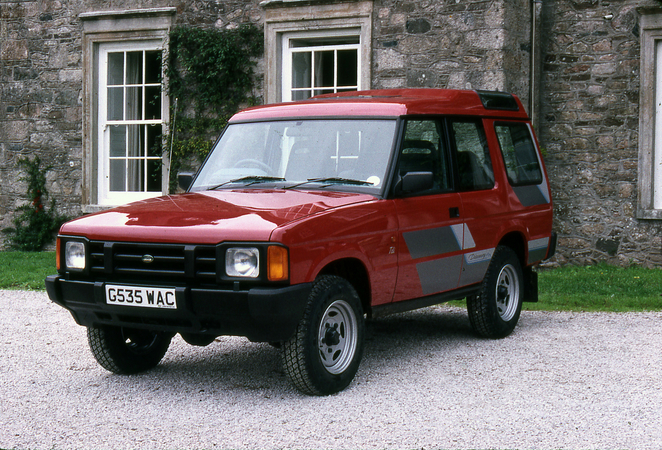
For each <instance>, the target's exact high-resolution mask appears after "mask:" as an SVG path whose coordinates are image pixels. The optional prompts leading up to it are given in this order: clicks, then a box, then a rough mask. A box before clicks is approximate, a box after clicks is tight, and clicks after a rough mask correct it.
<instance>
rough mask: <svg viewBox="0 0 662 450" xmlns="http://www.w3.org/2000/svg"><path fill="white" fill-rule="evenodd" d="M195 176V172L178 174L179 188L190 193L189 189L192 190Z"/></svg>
mask: <svg viewBox="0 0 662 450" xmlns="http://www.w3.org/2000/svg"><path fill="white" fill-rule="evenodd" d="M194 176H195V173H193V172H179V173H178V174H177V183H179V187H180V188H182V189H183V190H184V191H188V188H190V187H191V184H192V183H193V177H194Z"/></svg>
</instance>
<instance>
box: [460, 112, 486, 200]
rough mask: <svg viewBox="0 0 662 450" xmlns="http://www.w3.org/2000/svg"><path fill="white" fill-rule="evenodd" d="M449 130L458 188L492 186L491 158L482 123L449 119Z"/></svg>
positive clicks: (470, 188) (470, 189)
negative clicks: (454, 152) (453, 146)
mask: <svg viewBox="0 0 662 450" xmlns="http://www.w3.org/2000/svg"><path fill="white" fill-rule="evenodd" d="M450 132H451V133H450V134H451V139H452V141H453V144H454V145H455V150H456V152H457V166H458V176H459V180H458V181H459V187H460V190H462V191H472V190H481V189H491V188H492V187H494V172H493V171H492V160H491V159H490V151H489V148H488V146H487V140H486V139H485V131H484V130H483V126H482V124H481V123H480V122H462V121H451V123H450Z"/></svg>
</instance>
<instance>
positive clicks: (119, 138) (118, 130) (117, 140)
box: [109, 125, 126, 158]
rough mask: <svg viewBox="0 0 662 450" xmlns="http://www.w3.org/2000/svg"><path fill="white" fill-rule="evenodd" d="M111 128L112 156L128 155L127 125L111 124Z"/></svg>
mask: <svg viewBox="0 0 662 450" xmlns="http://www.w3.org/2000/svg"><path fill="white" fill-rule="evenodd" d="M109 129H110V157H111V158H116V157H124V156H126V126H125V125H111V126H110V127H109Z"/></svg>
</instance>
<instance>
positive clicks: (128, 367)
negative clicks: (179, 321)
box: [87, 326, 172, 375]
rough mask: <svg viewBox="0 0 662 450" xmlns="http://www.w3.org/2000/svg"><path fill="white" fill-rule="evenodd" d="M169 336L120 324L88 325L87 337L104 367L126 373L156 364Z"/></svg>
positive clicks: (166, 347) (168, 342) (98, 360)
mask: <svg viewBox="0 0 662 450" xmlns="http://www.w3.org/2000/svg"><path fill="white" fill-rule="evenodd" d="M171 339H172V336H171V335H169V334H166V333H160V332H156V331H149V330H139V329H132V328H122V327H112V326H104V327H89V328H88V329H87V340H88V342H89V344H90V349H91V350H92V354H93V355H94V358H95V359H96V360H97V362H98V363H99V365H101V367H103V368H104V369H106V370H108V371H110V372H113V373H116V374H120V375H130V374H134V373H139V372H144V371H146V370H149V369H152V368H154V367H156V366H157V365H158V364H159V362H161V359H163V356H164V355H165V354H166V352H167V351H168V347H169V346H170V340H171Z"/></svg>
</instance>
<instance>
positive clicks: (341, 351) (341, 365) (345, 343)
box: [317, 300, 358, 374]
mask: <svg viewBox="0 0 662 450" xmlns="http://www.w3.org/2000/svg"><path fill="white" fill-rule="evenodd" d="M357 327H358V324H357V319H356V315H355V314H354V310H353V309H352V307H351V306H350V305H349V304H348V303H347V302H346V301H344V300H336V301H334V302H333V303H331V304H330V305H329V307H328V308H327V309H326V311H324V315H323V316H322V320H321V321H320V326H319V330H318V333H317V336H318V337H317V346H318V349H319V356H320V360H321V361H322V364H323V365H324V367H325V369H326V370H327V371H328V372H329V373H331V374H339V373H342V372H344V371H345V370H346V369H347V367H348V366H349V365H350V364H351V362H352V359H353V358H354V354H355V353H356V345H357V341H358V332H357Z"/></svg>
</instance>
